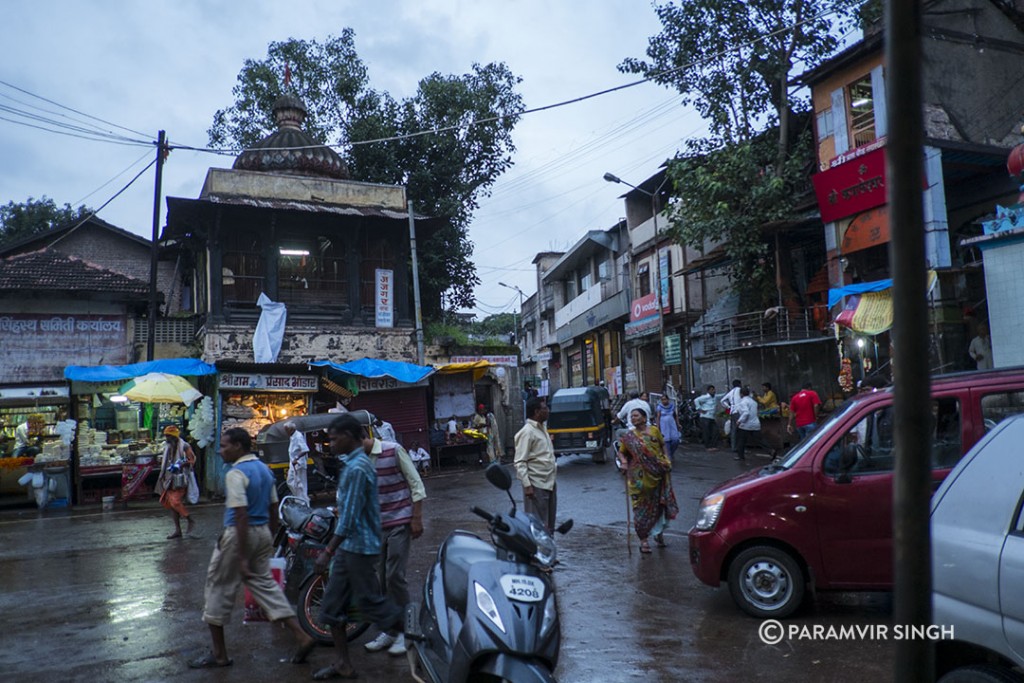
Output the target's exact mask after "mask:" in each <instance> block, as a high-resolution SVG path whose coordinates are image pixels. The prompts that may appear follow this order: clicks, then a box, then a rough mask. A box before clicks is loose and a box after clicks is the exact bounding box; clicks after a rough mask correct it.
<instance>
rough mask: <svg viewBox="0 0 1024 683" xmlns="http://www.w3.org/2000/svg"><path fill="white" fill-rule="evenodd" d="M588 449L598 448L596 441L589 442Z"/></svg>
mask: <svg viewBox="0 0 1024 683" xmlns="http://www.w3.org/2000/svg"><path fill="white" fill-rule="evenodd" d="M587 448H597V442H596V441H588V442H587Z"/></svg>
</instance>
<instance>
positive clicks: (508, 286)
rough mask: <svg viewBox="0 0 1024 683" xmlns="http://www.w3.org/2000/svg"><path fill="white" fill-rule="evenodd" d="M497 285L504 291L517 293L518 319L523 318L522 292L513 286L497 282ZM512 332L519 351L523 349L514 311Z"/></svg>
mask: <svg viewBox="0 0 1024 683" xmlns="http://www.w3.org/2000/svg"><path fill="white" fill-rule="evenodd" d="M498 284H499V285H501V286H502V287H505V288H506V289H512V290H515V291H517V292H519V318H520V319H522V317H523V290H521V289H519V288H518V287H516V286H515V285H506V284H505V283H504V282H499V283H498ZM512 330H513V331H514V332H515V334H516V345H517V346H518V347H519V348H520V349H522V348H523V340H522V338H521V337H520V336H519V325H518V324H517V323H516V312H515V310H513V311H512Z"/></svg>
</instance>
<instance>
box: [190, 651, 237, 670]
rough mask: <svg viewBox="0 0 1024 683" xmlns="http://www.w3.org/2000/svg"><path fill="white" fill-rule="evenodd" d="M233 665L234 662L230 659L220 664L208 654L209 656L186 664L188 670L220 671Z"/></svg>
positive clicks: (211, 654) (206, 655)
mask: <svg viewBox="0 0 1024 683" xmlns="http://www.w3.org/2000/svg"><path fill="white" fill-rule="evenodd" d="M234 663H235V662H234V660H233V659H231V658H230V657H228V659H227V661H224V662H221V661H219V660H218V659H217V658H216V657H214V656H213V653H209V654H205V655H203V656H202V657H200V658H198V659H193V660H192V661H190V662H189V663H188V668H190V669H220V668H223V667H225V666H231V665H232V664H234Z"/></svg>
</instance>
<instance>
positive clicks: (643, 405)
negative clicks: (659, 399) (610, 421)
mask: <svg viewBox="0 0 1024 683" xmlns="http://www.w3.org/2000/svg"><path fill="white" fill-rule="evenodd" d="M646 395H647V392H644V393H643V395H641V394H640V392H637V391H633V392H631V393H630V394H629V400H628V401H626V402H625V403H624V404H623V406H622V409H621V410H619V412H618V413H616V414H615V419H617V420H618V421H619V422H621V423H623V424H625V425H628V426H629V428H630V429H632V428H633V423H632V422H631V421H630V419H629V414H630V413H631V412H633V410H635V409H637V408H639V409H640V410H642V411H644V412H645V413H647V419H648V420H650V419H651V404H650V403H648V402H647V400H646V399H645V398H644V396H646Z"/></svg>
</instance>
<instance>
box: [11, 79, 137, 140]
mask: <svg viewBox="0 0 1024 683" xmlns="http://www.w3.org/2000/svg"><path fill="white" fill-rule="evenodd" d="M0 85H6V86H7V87H8V88H13V89H14V90H17V91H18V92H20V93H24V94H26V95H28V96H30V97H35V98H36V99H39V100H42V101H43V102H48V103H50V104H52V105H54V106H56V107H60V108H61V109H66V110H68V111H71V112H74V113H76V114H78V115H79V116H84V117H86V118H90V119H92V120H93V121H99V122H100V123H105V124H107V125H108V126H113V127H114V128H120V129H121V130H124V131H128V132H129V133H134V134H135V135H141V136H142V137H144V138H148V137H152V135H150V134H149V133H142V132H139V131H137V130H134V129H132V128H126V127H124V126H120V125H118V124H116V123H112V122H111V121H107V120H105V119H101V118H100V117H98V116H93V115H92V114H86V113H85V112H83V111H79V110H77V109H74V108H73V107H68V106H65V105H63V104H61V103H60V102H54V101H53V100H51V99H48V98H46V97H43V96H42V95H37V94H35V93H34V92H29V91H28V90H25V89H24V88H19V87H18V86H16V85H14V84H13V83H8V82H7V81H4V80H0Z"/></svg>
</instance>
